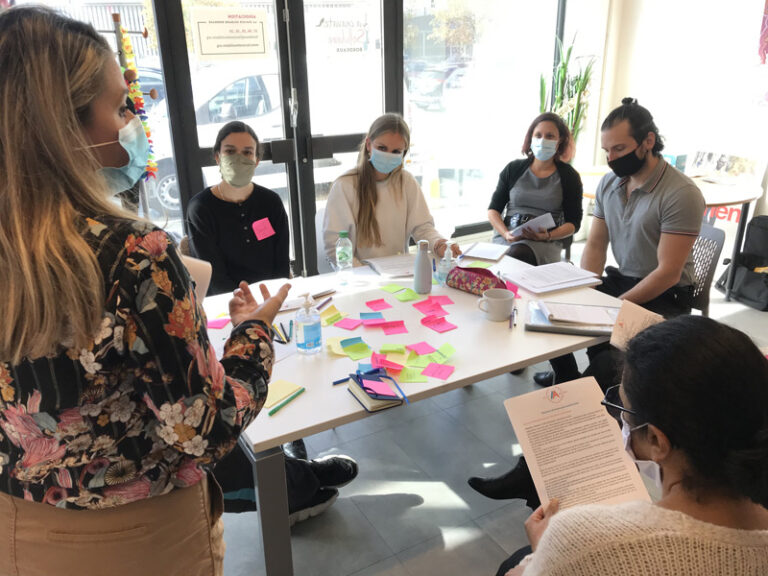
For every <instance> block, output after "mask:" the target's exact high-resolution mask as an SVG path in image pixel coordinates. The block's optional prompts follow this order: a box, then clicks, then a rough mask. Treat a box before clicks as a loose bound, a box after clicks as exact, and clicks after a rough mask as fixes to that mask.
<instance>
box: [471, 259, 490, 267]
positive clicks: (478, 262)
mask: <svg viewBox="0 0 768 576" xmlns="http://www.w3.org/2000/svg"><path fill="white" fill-rule="evenodd" d="M491 266H493V262H483V261H482V260H475V261H474V262H470V263H469V264H467V268H490V267H491Z"/></svg>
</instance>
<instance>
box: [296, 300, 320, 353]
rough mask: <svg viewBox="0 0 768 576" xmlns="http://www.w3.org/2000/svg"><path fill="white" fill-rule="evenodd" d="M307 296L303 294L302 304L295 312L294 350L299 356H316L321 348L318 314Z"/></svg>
mask: <svg viewBox="0 0 768 576" xmlns="http://www.w3.org/2000/svg"><path fill="white" fill-rule="evenodd" d="M314 304H315V302H314V301H313V300H312V297H311V296H310V295H309V294H304V304H302V305H301V308H299V311H298V312H296V350H298V351H299V352H300V353H301V354H316V353H318V352H320V350H322V348H323V337H322V334H321V327H320V313H319V312H318V311H317V308H315V307H314Z"/></svg>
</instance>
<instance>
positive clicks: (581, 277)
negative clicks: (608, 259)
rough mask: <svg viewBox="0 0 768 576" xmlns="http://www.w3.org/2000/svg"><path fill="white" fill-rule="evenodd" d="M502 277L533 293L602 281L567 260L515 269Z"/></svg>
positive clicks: (592, 284)
mask: <svg viewBox="0 0 768 576" xmlns="http://www.w3.org/2000/svg"><path fill="white" fill-rule="evenodd" d="M504 278H505V279H508V280H511V281H512V282H513V283H515V284H517V285H518V286H520V287H521V288H523V289H525V290H527V291H528V292H532V293H534V294H541V293H542V292H552V291H554V290H562V289H564V288H573V287H575V286H596V285H598V284H601V283H602V280H601V279H600V278H598V277H597V275H596V274H594V273H593V272H590V271H589V270H584V269H582V268H579V267H578V266H574V265H573V264H569V263H568V262H554V263H553V264H543V265H542V266H532V267H530V268H525V269H523V270H515V271H514V272H510V273H509V274H505V275H504Z"/></svg>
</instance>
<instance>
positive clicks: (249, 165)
mask: <svg viewBox="0 0 768 576" xmlns="http://www.w3.org/2000/svg"><path fill="white" fill-rule="evenodd" d="M255 171H256V162H254V161H253V160H251V159H250V158H247V157H245V156H243V155H242V154H229V155H227V156H220V157H219V172H221V177H222V178H223V179H224V181H225V182H226V183H227V184H229V185H230V186H234V187H235V188H242V187H243V186H247V185H248V183H249V182H250V181H251V180H252V179H253V173H254V172H255Z"/></svg>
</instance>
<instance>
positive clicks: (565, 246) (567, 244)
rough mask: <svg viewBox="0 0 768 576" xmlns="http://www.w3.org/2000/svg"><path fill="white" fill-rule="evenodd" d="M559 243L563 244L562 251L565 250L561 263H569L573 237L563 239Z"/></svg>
mask: <svg viewBox="0 0 768 576" xmlns="http://www.w3.org/2000/svg"><path fill="white" fill-rule="evenodd" d="M561 242H562V243H563V250H565V254H564V255H563V261H564V262H571V244H573V235H571V236H568V237H566V238H563V239H562V240H561ZM571 264H573V262H571Z"/></svg>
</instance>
